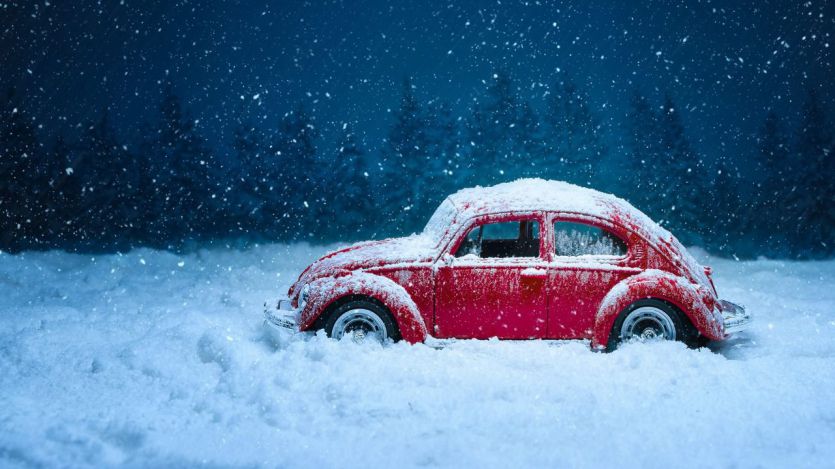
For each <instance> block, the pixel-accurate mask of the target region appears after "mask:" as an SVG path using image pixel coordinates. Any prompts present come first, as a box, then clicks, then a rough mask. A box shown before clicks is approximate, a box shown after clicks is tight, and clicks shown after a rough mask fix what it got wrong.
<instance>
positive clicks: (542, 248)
mask: <svg viewBox="0 0 835 469" xmlns="http://www.w3.org/2000/svg"><path fill="white" fill-rule="evenodd" d="M526 220H529V221H535V222H536V223H537V224H539V255H538V256H536V257H471V258H466V257H455V253H456V252H457V251H458V248H459V247H460V246H461V243H463V242H464V239H466V237H467V235H469V234H470V231H472V230H473V229H474V228H477V227H479V226H483V225H488V224H492V223H507V222H521V221H526ZM547 220H548V218H547V217H546V216H544V215H543V214H542V213H540V212H501V213H492V214H488V215H480V216H476V217H473V218H470V219H469V220H467V221H466V222H464V223H462V224H461V228H459V230H458V232H457V233H456V234H455V236H454V237H453V242H452V243H450V244H449V246H448V248H447V249H446V250H445V251H444V255H449V256H452V257H455V262H458V263H461V262H484V263H514V262H515V263H518V262H520V261H523V262H532V261H546V260H547V254H548V251H547V248H546V245H547V244H548V243H547V241H546V237H547V236H548V233H549V231H548V228H547V226H546V223H547Z"/></svg>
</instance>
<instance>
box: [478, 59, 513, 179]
mask: <svg viewBox="0 0 835 469" xmlns="http://www.w3.org/2000/svg"><path fill="white" fill-rule="evenodd" d="M517 103H518V100H517V97H516V92H515V89H514V87H513V82H512V80H511V79H510V77H509V76H508V75H507V74H506V73H504V72H499V73H495V74H493V79H492V80H491V81H490V82H489V85H488V87H487V90H486V97H485V98H484V99H483V101H477V102H476V105H475V107H474V111H473V117H472V122H471V124H470V142H472V145H471V146H470V148H469V150H470V157H469V160H470V161H469V167H470V168H471V169H472V171H473V173H474V176H475V177H474V181H473V182H474V183H476V184H482V185H489V184H496V183H498V182H502V181H507V180H512V179H515V176H516V173H517V172H518V169H519V168H520V167H521V163H520V161H519V158H518V156H519V153H520V152H519V147H520V145H519V144H518V139H517V136H518V133H517V130H516V126H517V125H518V120H519V115H518V104H517Z"/></svg>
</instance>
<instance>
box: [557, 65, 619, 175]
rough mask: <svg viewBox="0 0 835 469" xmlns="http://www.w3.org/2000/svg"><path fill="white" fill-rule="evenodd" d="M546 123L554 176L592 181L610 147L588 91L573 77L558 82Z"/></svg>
mask: <svg viewBox="0 0 835 469" xmlns="http://www.w3.org/2000/svg"><path fill="white" fill-rule="evenodd" d="M545 123H546V138H547V140H548V148H547V152H548V154H549V159H550V166H551V167H552V168H553V169H552V171H553V172H554V173H555V174H556V176H555V177H557V178H560V179H566V180H569V181H571V182H574V183H577V184H582V185H591V184H592V182H593V180H594V176H595V170H596V168H597V166H598V164H599V163H600V161H601V160H602V159H603V158H604V157H605V155H606V152H607V150H606V147H605V145H604V144H603V141H602V136H601V132H602V128H601V125H600V123H599V121H598V120H597V118H596V117H595V116H594V114H593V113H592V111H591V106H590V104H589V97H588V95H587V93H585V92H584V91H581V90H579V89H578V88H577V86H576V85H575V84H574V83H573V82H571V81H570V80H562V81H560V82H559V83H557V84H556V85H555V86H554V88H553V91H552V93H551V94H550V95H549V97H548V100H547V113H546V120H545Z"/></svg>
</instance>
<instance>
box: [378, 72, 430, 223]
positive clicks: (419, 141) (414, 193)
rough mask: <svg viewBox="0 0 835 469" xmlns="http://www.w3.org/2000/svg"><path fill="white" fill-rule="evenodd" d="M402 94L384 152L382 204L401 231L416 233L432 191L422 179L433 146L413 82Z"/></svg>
mask: <svg viewBox="0 0 835 469" xmlns="http://www.w3.org/2000/svg"><path fill="white" fill-rule="evenodd" d="M402 90H403V95H402V97H401V99H400V108H399V109H398V111H397V114H396V115H395V119H396V121H395V123H394V126H393V127H392V128H391V130H390V132H389V136H388V139H387V140H386V145H385V147H384V148H383V152H382V161H381V163H382V165H383V168H384V169H385V171H384V177H383V181H382V184H381V193H382V198H381V201H382V202H383V206H384V207H386V208H387V209H388V213H386V218H387V219H389V220H390V221H391V222H392V223H393V224H394V225H395V226H397V228H398V230H399V231H401V232H412V231H415V230H416V229H418V227H419V224H420V219H419V218H418V217H416V216H415V215H414V213H415V212H416V211H420V208H421V207H422V204H423V200H425V192H426V191H428V190H431V188H429V187H426V185H425V183H424V178H423V177H422V175H423V174H424V171H426V167H427V163H428V161H429V160H430V158H429V153H428V151H429V150H428V146H429V142H428V138H427V131H428V130H427V121H426V116H425V115H424V112H423V110H422V109H421V106H420V104H419V103H418V100H417V97H416V96H415V92H414V86H413V85H412V82H411V80H410V79H409V78H406V79H404V81H403V88H402Z"/></svg>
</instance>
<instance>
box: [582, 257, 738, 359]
mask: <svg viewBox="0 0 835 469" xmlns="http://www.w3.org/2000/svg"><path fill="white" fill-rule="evenodd" d="M648 299H652V300H657V301H661V302H663V303H665V304H667V305H669V306H670V307H671V308H673V309H674V310H675V311H676V312H678V313H679V315H680V318H681V320H682V321H685V322H686V324H685V327H688V326H689V327H692V329H693V331H696V332H698V333H700V334H702V335H704V336H706V337H708V338H710V339H713V340H718V339H721V338H722V337H723V336H724V331H723V325H722V322H721V318H719V319H717V318H716V317H715V315H714V314H713V312H712V310H711V309H710V308H708V306H707V304H706V302H705V300H704V298H703V295H702V293H701V292H700V290H699V287H698V286H697V285H694V284H692V283H691V282H689V281H687V280H686V279H684V278H682V277H678V276H675V275H673V274H670V273H668V272H663V271H647V272H644V273H642V274H639V275H636V276H634V277H629V278H627V279H625V280H622V281H621V282H620V283H618V284H616V285H615V286H614V287H613V288H612V289H611V290H610V291H609V293H608V294H607V295H606V297H605V298H604V299H603V301H602V302H601V305H600V308H599V309H598V311H597V315H596V316H595V321H594V330H593V334H592V347H593V348H594V349H595V350H605V349H606V348H607V346H608V343H609V336H610V334H611V332H612V327H613V326H614V323H615V320H616V319H617V317H618V316H619V315H620V313H621V312H623V311H625V310H626V309H627V308H629V307H630V306H631V305H632V304H634V303H635V302H637V301H640V300H648ZM685 332H687V331H685ZM691 333H692V331H691Z"/></svg>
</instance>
